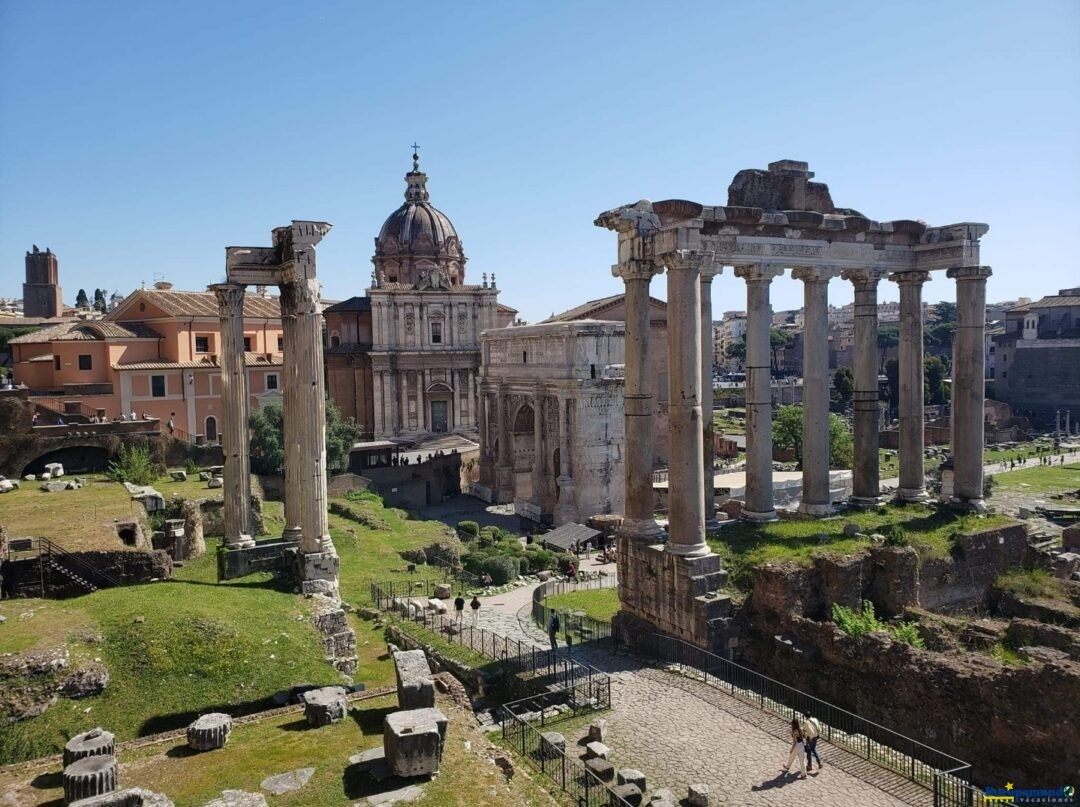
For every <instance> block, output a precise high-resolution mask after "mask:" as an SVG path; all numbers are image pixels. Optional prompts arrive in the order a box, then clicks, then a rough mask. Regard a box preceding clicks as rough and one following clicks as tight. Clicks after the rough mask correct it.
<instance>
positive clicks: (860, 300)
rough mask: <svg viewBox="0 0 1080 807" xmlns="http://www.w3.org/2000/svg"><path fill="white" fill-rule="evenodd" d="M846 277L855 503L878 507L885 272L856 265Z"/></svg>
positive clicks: (852, 502)
mask: <svg viewBox="0 0 1080 807" xmlns="http://www.w3.org/2000/svg"><path fill="white" fill-rule="evenodd" d="M843 276H844V279H845V280H850V281H851V284H852V285H853V286H854V287H855V396H854V401H853V405H854V409H855V414H854V419H853V420H854V422H853V424H852V425H853V432H854V442H855V447H854V448H855V463H854V464H855V468H854V472H853V478H852V483H851V500H850V501H851V504H853V505H854V506H856V507H876V506H877V505H878V504H879V503H880V502H879V496H880V495H881V488H880V482H881V479H880V465H879V456H878V429H879V423H878V421H879V420H880V411H881V406H880V403H879V401H880V398H881V393H880V391H879V390H878V352H877V351H878V347H877V334H878V301H877V290H878V282H879V281H880V280H881V277H882V273H881V272H879V271H877V270H873V269H852V270H848V271H846V272H844V275H843Z"/></svg>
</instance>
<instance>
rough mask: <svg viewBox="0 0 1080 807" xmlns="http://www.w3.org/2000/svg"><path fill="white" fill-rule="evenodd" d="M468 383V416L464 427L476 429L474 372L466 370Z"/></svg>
mask: <svg viewBox="0 0 1080 807" xmlns="http://www.w3.org/2000/svg"><path fill="white" fill-rule="evenodd" d="M465 374H466V375H467V376H468V381H469V416H468V419H467V420H466V421H465V425H466V426H467V427H468V428H470V429H475V428H476V424H477V421H476V416H477V414H478V412H477V409H476V370H473V369H471V368H470V369H468V370H466V371H465Z"/></svg>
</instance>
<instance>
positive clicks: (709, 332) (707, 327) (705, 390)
mask: <svg viewBox="0 0 1080 807" xmlns="http://www.w3.org/2000/svg"><path fill="white" fill-rule="evenodd" d="M723 269H724V267H723V266H721V265H719V264H718V263H716V262H715V261H713V260H707V261H704V262H703V263H702V265H701V426H702V439H703V440H704V445H703V451H702V454H703V458H704V463H705V529H706V530H709V531H713V530H716V529H718V528H719V527H720V522H719V521H718V520H717V518H716V483H715V478H716V471H715V470H714V469H713V464H714V463H715V459H716V457H715V454H716V451H715V447H714V446H713V383H712V381H713V364H714V362H715V361H716V345H715V344H714V342H713V321H712V320H713V315H712V282H713V278H714V277H716V276H717V275H718V274H720V273H721V272H722V271H723Z"/></svg>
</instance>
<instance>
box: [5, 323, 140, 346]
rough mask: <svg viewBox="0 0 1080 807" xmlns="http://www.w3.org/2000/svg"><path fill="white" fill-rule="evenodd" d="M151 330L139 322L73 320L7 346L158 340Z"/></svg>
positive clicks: (20, 338)
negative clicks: (116, 340)
mask: <svg viewBox="0 0 1080 807" xmlns="http://www.w3.org/2000/svg"><path fill="white" fill-rule="evenodd" d="M160 338H161V335H160V334H158V332H157V331H155V330H154V329H153V328H149V327H147V326H146V325H143V324H142V323H141V322H125V323H119V322H108V321H106V320H93V321H91V322H86V321H83V320H74V321H72V322H62V323H60V324H59V325H52V326H50V327H48V328H43V329H41V330H40V331H35V332H34V333H28V334H23V335H22V336H18V337H16V338H14V339H12V340H10V342H9V343H8V344H15V345H37V344H42V343H44V342H94V341H101V340H103V339H160Z"/></svg>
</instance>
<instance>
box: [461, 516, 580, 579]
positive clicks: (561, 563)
mask: <svg viewBox="0 0 1080 807" xmlns="http://www.w3.org/2000/svg"><path fill="white" fill-rule="evenodd" d="M474 527H477V525H476V522H475V521H462V522H459V523H458V527H457V528H458V535H459V536H460V537H461V540H462V541H463V542H464V543H465V546H466V552H465V554H464V555H462V556H461V564H462V566H463V567H464V568H465V571H467V572H471V573H472V574H475V575H480V576H483V575H485V574H487V575H490V576H491V582H492V584H493V585H496V586H501V585H505V584H506V583H508V582H510V581H511V580H514V579H516V578H517V576H518V575H519V574H536V573H537V572H542V571H544V570H556V569H557V570H558V571H560V572H562V573H565V572H566V570H567V569H568V568H569V564H570V563H574V562H575V561H576V559H575V558H574V556H573V555H565V554H560V553H557V552H552V551H550V550H548V549H542V548H541V547H540V546H539V545H538V544H531V543H530V544H527V545H523V544H522V543H521V540H520V539H519V538H518V536H516V535H514V534H513V533H511V532H507V531H506V530H504V529H501V528H499V527H483V528H479V527H477V529H476V531H475V532H474V531H473V528H474Z"/></svg>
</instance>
